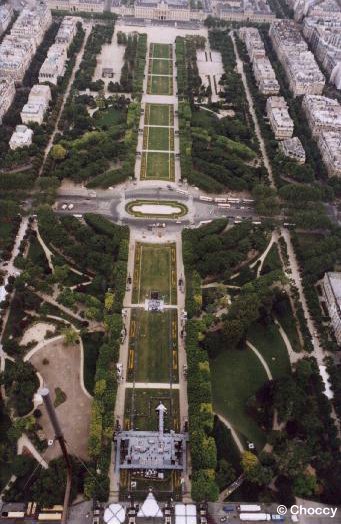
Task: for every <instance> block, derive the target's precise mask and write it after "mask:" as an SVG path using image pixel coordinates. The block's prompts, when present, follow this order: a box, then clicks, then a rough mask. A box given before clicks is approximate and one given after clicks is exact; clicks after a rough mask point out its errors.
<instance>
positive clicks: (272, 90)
mask: <svg viewBox="0 0 341 524" xmlns="http://www.w3.org/2000/svg"><path fill="white" fill-rule="evenodd" d="M252 66H253V73H254V75H255V79H256V82H257V85H258V89H259V91H260V92H261V93H262V94H263V95H277V94H278V93H279V89H280V88H279V83H278V82H277V79H276V75H275V71H274V70H273V68H272V65H271V63H270V60H269V59H268V58H267V57H265V58H256V59H255V60H254V61H253V64H252Z"/></svg>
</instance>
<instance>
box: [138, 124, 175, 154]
mask: <svg viewBox="0 0 341 524" xmlns="http://www.w3.org/2000/svg"><path fill="white" fill-rule="evenodd" d="M143 149H151V150H157V151H174V133H173V128H169V127H145V128H144V132H143Z"/></svg>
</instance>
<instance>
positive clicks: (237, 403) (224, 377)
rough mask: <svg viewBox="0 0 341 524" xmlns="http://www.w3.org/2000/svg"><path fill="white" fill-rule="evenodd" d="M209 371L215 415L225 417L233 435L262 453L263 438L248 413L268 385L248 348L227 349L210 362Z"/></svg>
mask: <svg viewBox="0 0 341 524" xmlns="http://www.w3.org/2000/svg"><path fill="white" fill-rule="evenodd" d="M210 369H211V377H212V381H211V382H212V396H213V406H214V409H215V411H217V413H221V414H222V415H223V416H225V417H226V418H227V420H228V421H229V422H230V424H231V425H232V426H233V427H234V429H235V430H236V431H238V432H239V433H240V434H241V435H242V436H243V437H244V438H246V439H247V440H249V441H251V442H254V443H255V445H256V446H257V448H258V449H259V450H261V449H262V448H263V446H264V444H265V434H264V433H263V431H262V430H261V428H260V427H259V426H258V424H257V423H256V422H255V420H254V419H253V418H252V417H251V416H250V415H249V414H248V412H247V403H248V400H249V399H250V398H251V397H252V396H253V395H254V394H255V393H256V391H258V390H259V388H260V387H261V386H262V385H263V384H264V383H265V382H266V381H267V376H266V373H265V370H264V368H263V366H262V364H261V362H260V361H259V360H258V357H257V356H256V355H255V354H254V353H253V352H252V351H251V350H250V349H247V348H243V349H230V348H228V347H226V349H225V351H223V352H221V353H220V354H219V355H218V356H217V357H216V358H215V359H212V360H211V361H210Z"/></svg>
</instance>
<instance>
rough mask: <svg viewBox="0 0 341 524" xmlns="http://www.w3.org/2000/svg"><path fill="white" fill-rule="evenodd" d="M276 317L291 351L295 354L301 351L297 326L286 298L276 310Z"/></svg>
mask: <svg viewBox="0 0 341 524" xmlns="http://www.w3.org/2000/svg"><path fill="white" fill-rule="evenodd" d="M276 317H277V319H278V320H279V322H280V324H281V326H282V328H283V329H284V331H285V332H286V334H287V336H288V339H289V340H290V342H291V345H292V348H293V350H294V351H296V352H297V353H299V352H300V351H302V346H301V342H300V338H299V335H298V331H297V324H296V322H295V318H294V315H293V312H292V308H291V304H290V301H289V298H288V297H287V296H286V297H285V298H284V299H283V300H282V301H281V304H280V309H279V308H277V310H276Z"/></svg>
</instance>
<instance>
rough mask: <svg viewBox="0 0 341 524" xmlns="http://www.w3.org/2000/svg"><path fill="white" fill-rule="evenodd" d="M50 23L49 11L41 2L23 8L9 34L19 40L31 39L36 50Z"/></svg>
mask: <svg viewBox="0 0 341 524" xmlns="http://www.w3.org/2000/svg"><path fill="white" fill-rule="evenodd" d="M51 23H52V15H51V11H50V9H49V8H48V6H47V5H46V3H45V2H43V1H38V2H36V3H35V4H34V5H32V6H27V7H25V8H24V9H23V10H22V11H21V13H20V15H19V16H18V18H17V20H16V22H15V24H14V25H13V27H12V30H11V34H12V35H15V36H18V37H19V38H32V39H33V40H34V42H35V46H36V48H37V47H38V46H39V45H40V44H41V42H42V41H43V38H44V34H45V32H46V31H47V29H48V28H49V27H50V25H51Z"/></svg>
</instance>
